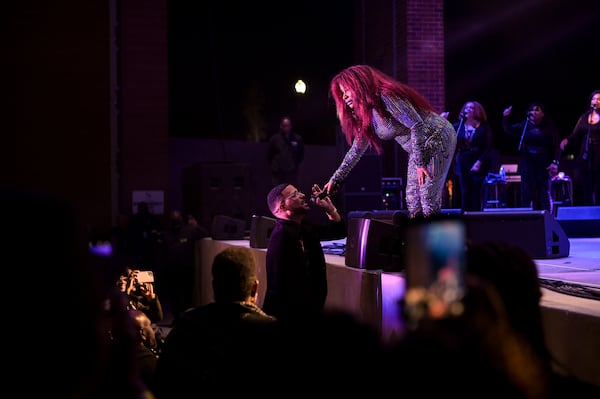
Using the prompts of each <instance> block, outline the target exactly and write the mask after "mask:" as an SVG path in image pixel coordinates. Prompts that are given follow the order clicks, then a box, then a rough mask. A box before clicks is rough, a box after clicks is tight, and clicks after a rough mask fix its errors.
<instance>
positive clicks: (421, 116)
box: [324, 65, 456, 218]
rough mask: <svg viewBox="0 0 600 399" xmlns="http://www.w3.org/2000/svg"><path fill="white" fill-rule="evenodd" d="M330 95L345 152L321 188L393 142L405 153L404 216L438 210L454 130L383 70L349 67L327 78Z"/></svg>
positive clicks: (453, 145) (328, 186) (333, 183)
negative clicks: (383, 142) (366, 155)
mask: <svg viewBox="0 0 600 399" xmlns="http://www.w3.org/2000/svg"><path fill="white" fill-rule="evenodd" d="M330 94H331V96H332V97H333V99H334V101H335V105H336V113H337V117H338V119H339V121H340V125H341V128H342V131H343V132H344V135H345V136H346V140H347V142H348V144H351V147H350V149H349V150H348V152H347V153H346V155H345V156H344V159H343V160H342V163H341V164H340V166H339V167H338V169H337V170H336V171H335V172H334V173H333V175H332V176H331V178H330V179H329V182H327V184H325V187H324V189H325V191H327V192H328V193H331V192H332V191H333V190H335V188H336V187H337V186H339V185H341V184H342V183H343V181H344V180H345V179H346V177H347V176H348V175H349V174H350V172H351V171H352V169H353V168H354V166H356V164H357V163H358V161H359V160H360V158H361V157H362V155H363V154H364V153H365V151H366V150H367V149H368V148H369V147H373V148H374V149H375V150H376V151H377V152H378V153H381V151H382V147H381V140H392V139H393V140H396V142H397V143H398V144H400V146H402V148H403V149H404V150H405V151H406V152H407V153H408V155H409V156H408V171H407V179H406V205H407V208H408V211H409V217H411V218H415V217H429V216H432V215H434V214H438V213H439V212H440V211H441V207H442V193H443V190H444V186H445V182H446V175H447V174H448V170H449V169H450V165H451V163H452V159H453V157H454V151H455V149H456V131H455V130H454V127H453V126H452V124H451V123H450V122H448V120H447V119H446V118H444V117H442V116H440V114H439V113H437V112H436V111H435V110H434V108H433V106H432V105H431V104H429V102H427V100H425V98H424V97H423V96H422V95H421V94H419V93H418V92H417V91H416V90H415V89H413V88H411V87H409V86H407V85H405V84H403V83H400V82H398V81H396V80H394V79H393V78H391V77H390V76H388V75H386V74H384V73H383V72H381V71H379V70H377V69H375V68H373V67H370V66H367V65H355V66H351V67H348V68H346V69H344V70H343V71H341V72H339V73H338V74H337V75H336V76H334V77H333V79H332V80H331V83H330Z"/></svg>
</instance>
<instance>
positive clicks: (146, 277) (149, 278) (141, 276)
mask: <svg viewBox="0 0 600 399" xmlns="http://www.w3.org/2000/svg"><path fill="white" fill-rule="evenodd" d="M137 281H138V283H140V284H143V283H153V282H154V272H153V271H152V270H140V271H139V272H138V273H137Z"/></svg>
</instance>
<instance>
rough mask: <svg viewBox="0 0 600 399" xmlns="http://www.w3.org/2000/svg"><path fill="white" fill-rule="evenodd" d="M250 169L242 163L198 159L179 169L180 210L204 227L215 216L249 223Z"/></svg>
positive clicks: (209, 223) (247, 224)
mask: <svg viewBox="0 0 600 399" xmlns="http://www.w3.org/2000/svg"><path fill="white" fill-rule="evenodd" d="M250 178H251V168H250V165H249V164H247V163H244V162H199V163H197V164H195V165H192V166H189V167H187V168H185V169H184V170H183V171H182V195H183V198H182V199H183V210H184V212H185V213H192V214H194V215H197V217H198V222H199V223H200V224H201V225H202V226H204V227H205V228H207V229H210V228H211V223H212V221H213V218H214V217H215V216H216V215H226V216H230V217H232V218H235V219H241V220H244V221H246V227H248V226H249V224H250V217H251V212H250V208H251V201H250V189H251V181H250Z"/></svg>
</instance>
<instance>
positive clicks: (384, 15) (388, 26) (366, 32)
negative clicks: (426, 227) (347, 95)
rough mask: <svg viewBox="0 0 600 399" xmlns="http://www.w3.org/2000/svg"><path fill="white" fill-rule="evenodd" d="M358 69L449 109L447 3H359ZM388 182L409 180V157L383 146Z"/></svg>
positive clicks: (361, 0) (389, 0) (425, 0)
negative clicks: (391, 80)
mask: <svg viewBox="0 0 600 399" xmlns="http://www.w3.org/2000/svg"><path fill="white" fill-rule="evenodd" d="M355 7H356V14H357V18H356V30H357V34H356V36H355V38H356V51H355V57H356V60H357V63H364V64H369V65H372V66H375V67H377V68H379V69H381V70H382V71H383V72H386V73H388V74H389V75H391V76H393V77H395V78H396V79H398V80H400V81H402V82H404V83H407V84H408V85H410V86H411V87H413V88H415V89H416V90H418V91H419V92H420V93H421V94H423V95H424V96H425V98H426V99H427V100H429V101H430V102H431V104H432V105H433V106H434V107H436V108H437V109H438V110H439V111H440V112H441V111H443V110H444V108H445V97H446V96H445V69H444V9H443V0H404V1H401V0H356V3H355ZM383 149H384V152H383V156H382V159H383V175H384V177H394V176H405V175H406V168H405V164H406V153H404V151H402V150H401V149H399V148H398V146H397V145H396V144H395V143H394V142H385V143H384V145H383Z"/></svg>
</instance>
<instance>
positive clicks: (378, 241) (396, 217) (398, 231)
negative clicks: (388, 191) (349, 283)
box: [345, 210, 408, 272]
mask: <svg viewBox="0 0 600 399" xmlns="http://www.w3.org/2000/svg"><path fill="white" fill-rule="evenodd" d="M407 218H408V213H407V212H406V211H399V210H398V211H375V212H371V211H362V212H361V211H354V212H350V213H349V214H348V219H347V224H348V235H347V238H346V259H345V262H346V266H349V267H354V268H358V269H368V270H376V269H380V270H384V271H391V272H393V271H402V270H403V269H404V267H403V243H402V238H403V237H402V221H403V220H405V219H407Z"/></svg>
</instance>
